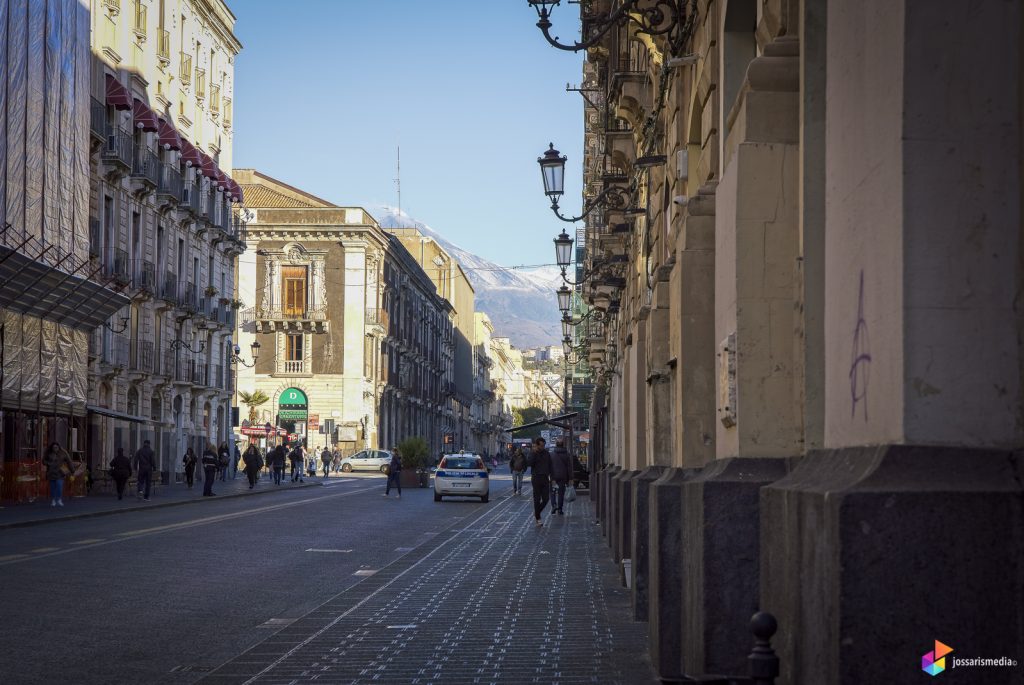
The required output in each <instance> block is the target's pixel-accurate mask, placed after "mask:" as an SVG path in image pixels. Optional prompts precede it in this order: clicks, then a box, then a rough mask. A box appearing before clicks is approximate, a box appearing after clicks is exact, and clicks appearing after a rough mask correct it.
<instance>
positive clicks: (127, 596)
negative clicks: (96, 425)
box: [0, 476, 511, 685]
mask: <svg viewBox="0 0 1024 685" xmlns="http://www.w3.org/2000/svg"><path fill="white" fill-rule="evenodd" d="M510 486H511V483H510V481H509V480H508V477H507V476H505V477H504V478H501V477H496V478H494V479H493V480H492V485H491V487H492V497H493V498H495V499H497V498H500V497H502V496H505V495H508V494H509V492H510ZM383 488H384V479H383V478H380V477H369V478H368V477H362V478H351V479H349V478H346V479H339V480H335V481H333V482H330V484H329V485H326V486H324V487H322V488H307V489H303V490H292V491H289V490H283V491H282V492H280V493H274V494H269V495H265V496H262V497H252V498H249V497H241V498H232V499H225V500H220V501H216V500H215V501H206V502H202V503H201V504H199V505H189V506H181V507H170V508H166V509H154V510H152V511H139V512H131V513H128V514H121V515H117V516H104V517H97V518H89V519H83V520H77V521H64V522H56V523H49V524H45V525H40V526H34V527H30V528H21V529H10V530H5V531H3V532H2V533H0V680H2V682H3V683H5V684H6V685H16V684H20V683H191V682H195V681H197V680H199V679H200V678H202V677H203V676H204V675H205V674H207V673H209V672H210V671H211V670H213V669H215V668H217V667H218V666H220V665H221V664H224V663H225V662H227V661H229V660H230V659H232V658H234V657H235V656H237V655H238V654H241V653H242V652H244V651H246V650H247V649H249V648H251V647H253V646H254V645H257V644H260V643H262V642H263V641H265V640H267V639H268V638H269V637H271V636H273V635H274V633H275V632H276V631H278V630H280V629H281V626H282V625H287V624H288V623H290V622H291V621H293V620H294V619H297V618H299V617H302V616H304V615H305V614H307V613H308V612H310V611H311V610H313V609H314V608H316V607H318V606H320V605H321V604H323V603H324V602H326V601H328V600H329V599H330V598H332V597H334V596H336V595H337V594H338V593H340V592H343V591H344V590H346V589H347V588H350V587H351V586H353V585H354V584H356V583H359V582H360V581H362V580H364V579H365V578H366V577H368V576H369V575H372V574H370V573H369V572H371V571H376V570H378V569H381V568H383V567H385V566H387V565H388V564H390V563H391V562H394V561H396V560H398V559H400V558H401V557H403V555H406V554H408V553H410V552H411V551H412V550H413V549H414V548H416V547H417V546H418V545H420V544H422V543H424V542H425V541H428V540H430V539H431V537H432V536H435V535H438V534H440V533H442V532H443V531H446V530H448V529H449V528H451V527H452V526H453V525H455V524H458V523H459V522H460V521H462V520H464V519H465V520H466V521H467V522H468V521H469V520H472V519H475V518H477V517H479V516H480V515H481V513H484V512H486V511H487V508H488V507H493V506H495V502H494V499H492V502H491V503H490V504H481V503H479V502H478V501H470V500H465V501H458V500H455V501H450V500H446V501H445V502H443V503H441V504H437V503H435V502H434V501H433V498H432V490H430V489H413V490H409V489H406V490H405V492H404V497H403V498H402V499H400V500H399V499H397V498H395V497H394V496H392V497H391V498H388V499H385V498H384V497H382V496H381V495H382V493H383Z"/></svg>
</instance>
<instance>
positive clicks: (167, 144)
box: [160, 119, 181, 150]
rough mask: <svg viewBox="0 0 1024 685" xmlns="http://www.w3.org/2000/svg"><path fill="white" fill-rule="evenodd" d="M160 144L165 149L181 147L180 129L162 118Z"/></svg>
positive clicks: (178, 148)
mask: <svg viewBox="0 0 1024 685" xmlns="http://www.w3.org/2000/svg"><path fill="white" fill-rule="evenodd" d="M160 145H161V146H162V147H163V148H164V149H165V150H180V149H181V136H179V135H178V131H177V130H176V129H175V128H174V127H173V126H171V125H170V124H168V123H167V121H166V120H164V119H161V120H160Z"/></svg>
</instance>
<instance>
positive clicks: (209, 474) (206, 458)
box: [202, 443, 220, 497]
mask: <svg viewBox="0 0 1024 685" xmlns="http://www.w3.org/2000/svg"><path fill="white" fill-rule="evenodd" d="M202 464H203V497H213V496H214V495H215V494H216V493H215V492H214V491H213V479H214V478H216V477H217V469H218V467H219V466H220V457H218V456H217V448H216V447H214V446H213V443H207V445H206V449H205V450H203V459H202Z"/></svg>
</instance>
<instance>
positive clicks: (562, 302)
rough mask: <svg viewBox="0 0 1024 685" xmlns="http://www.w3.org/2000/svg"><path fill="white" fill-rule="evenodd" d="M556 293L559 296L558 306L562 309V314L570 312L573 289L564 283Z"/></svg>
mask: <svg viewBox="0 0 1024 685" xmlns="http://www.w3.org/2000/svg"><path fill="white" fill-rule="evenodd" d="M555 294H556V295H557V296H558V308H559V309H561V310H562V314H568V313H569V306H570V304H571V301H572V291H571V290H569V288H567V287H566V286H564V285H563V286H562V287H561V288H559V289H558V290H556V291H555Z"/></svg>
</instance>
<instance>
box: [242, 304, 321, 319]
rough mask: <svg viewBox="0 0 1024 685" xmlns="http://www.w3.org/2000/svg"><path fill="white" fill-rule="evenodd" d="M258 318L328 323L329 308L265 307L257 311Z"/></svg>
mask: <svg viewBox="0 0 1024 685" xmlns="http://www.w3.org/2000/svg"><path fill="white" fill-rule="evenodd" d="M256 318H257V319H262V320H264V321H326V320H327V307H312V308H305V309H290V308H285V307H281V306H280V305H277V306H274V307H263V308H260V309H259V310H257V312H256Z"/></svg>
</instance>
